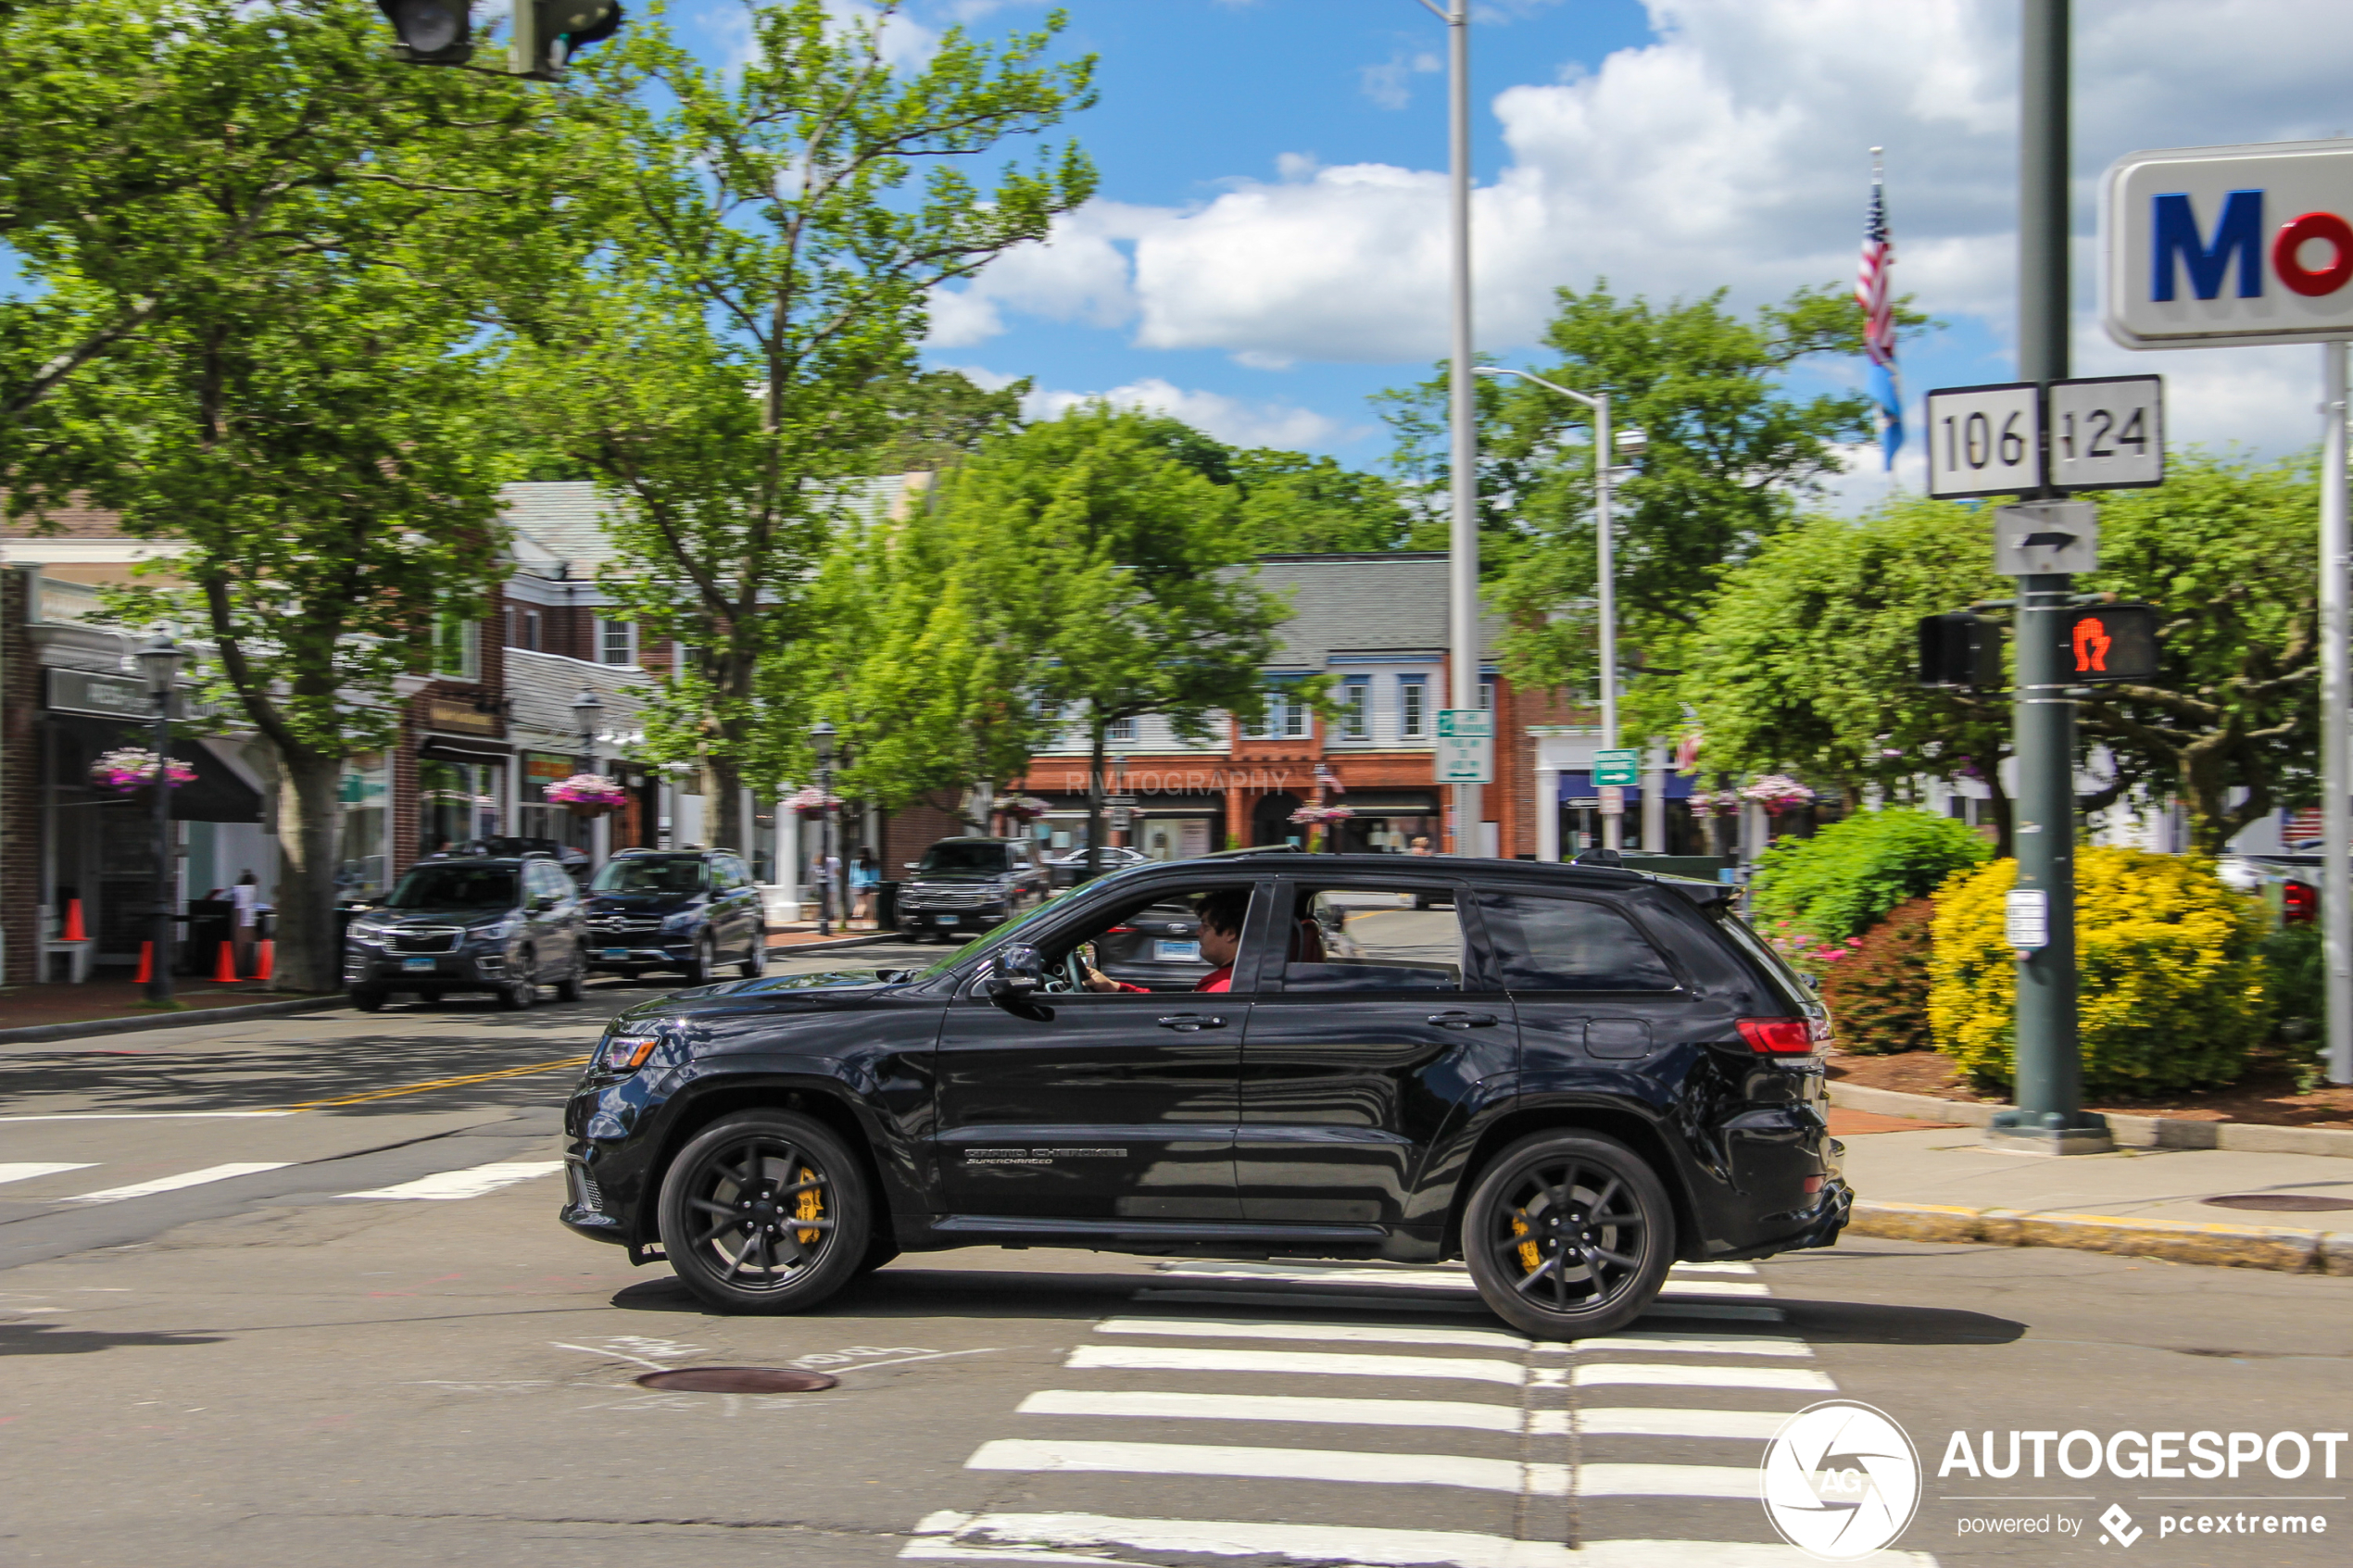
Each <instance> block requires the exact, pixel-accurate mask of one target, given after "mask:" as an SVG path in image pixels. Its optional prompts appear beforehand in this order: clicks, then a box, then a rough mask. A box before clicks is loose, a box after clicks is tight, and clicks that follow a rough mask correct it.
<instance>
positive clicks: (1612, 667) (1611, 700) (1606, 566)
mask: <svg viewBox="0 0 2353 1568" xmlns="http://www.w3.org/2000/svg"><path fill="white" fill-rule="evenodd" d="M1478 374H1480V375H1482V376H1517V377H1519V378H1520V379H1521V380H1522V381H1530V382H1534V383H1536V384H1537V385H1538V386H1541V387H1543V388H1545V389H1546V390H1548V391H1552V392H1557V393H1559V394H1560V395H1562V396H1563V397H1567V398H1572V399H1574V400H1576V401H1577V402H1579V403H1582V404H1583V405H1585V407H1587V408H1591V409H1592V410H1593V536H1594V544H1595V549H1594V554H1595V556H1596V558H1597V571H1596V575H1597V576H1598V577H1599V578H1600V590H1599V594H1598V597H1599V598H1600V600H1601V607H1600V618H1601V644H1602V646H1601V667H1602V668H1601V688H1602V747H1603V749H1604V750H1610V751H1614V750H1616V749H1617V530H1616V529H1615V528H1613V527H1612V526H1611V521H1610V501H1611V498H1612V493H1613V490H1614V488H1615V480H1616V475H1617V470H1616V469H1615V468H1613V467H1612V464H1613V462H1614V461H1615V457H1614V454H1615V453H1617V452H1619V451H1623V452H1625V453H1626V454H1627V455H1628V456H1629V457H1632V456H1635V455H1637V454H1639V453H1640V452H1641V451H1642V448H1643V446H1644V445H1646V443H1645V441H1644V438H1643V435H1642V432H1641V431H1639V430H1625V431H1619V432H1618V433H1617V434H1616V436H1615V437H1613V436H1612V435H1611V433H1610V427H1609V394H1608V393H1606V392H1592V393H1586V392H1578V391H1575V390H1573V389H1571V388H1569V387H1566V386H1563V385H1561V384H1560V383H1557V382H1549V381H1546V380H1545V379H1544V378H1543V377H1542V376H1540V375H1536V374H1534V373H1533V372H1531V371H1528V370H1504V369H1502V368H1500V367H1494V366H1488V365H1481V366H1480V367H1479V368H1478ZM1554 809H1555V810H1558V809H1559V806H1558V803H1557V802H1555V803H1554ZM1624 821H1625V818H1624V816H1623V814H1622V813H1621V812H1617V811H1606V810H1605V811H1604V812H1603V813H1602V847H1603V848H1604V849H1617V848H1620V847H1623V844H1624V829H1623V827H1622V826H1621V824H1622V823H1623V822H1624Z"/></svg>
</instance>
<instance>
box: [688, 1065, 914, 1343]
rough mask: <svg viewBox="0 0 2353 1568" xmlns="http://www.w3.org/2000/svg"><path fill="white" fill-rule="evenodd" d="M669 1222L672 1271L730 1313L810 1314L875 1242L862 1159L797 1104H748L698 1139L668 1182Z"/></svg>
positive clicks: (851, 1274)
mask: <svg viewBox="0 0 2353 1568" xmlns="http://www.w3.org/2000/svg"><path fill="white" fill-rule="evenodd" d="M872 1230H873V1211H872V1208H871V1205H870V1202H869V1199H868V1198H867V1194H866V1179H865V1173H864V1172H863V1171H862V1169H861V1168H860V1166H859V1163H858V1160H857V1159H856V1157H855V1156H853V1155H852V1154H851V1153H850V1152H849V1149H848V1148H845V1147H844V1146H843V1144H842V1142H841V1140H840V1139H839V1138H837V1137H836V1136H835V1135H834V1134H833V1133H832V1132H831V1131H829V1130H828V1129H827V1128H826V1127H825V1126H824V1124H823V1123H818V1122H814V1121H812V1120H811V1119H810V1118H808V1117H806V1116H801V1115H797V1114H795V1113H792V1112H789V1111H779V1110H741V1111H737V1112H736V1113H735V1114H734V1115H731V1116H726V1117H723V1118H722V1119H721V1120H719V1121H717V1122H715V1123H712V1124H711V1126H709V1127H707V1128H705V1129H704V1130H703V1131H702V1132H701V1133H700V1134H698V1135H697V1136H696V1137H695V1138H694V1140H693V1141H692V1142H690V1143H688V1144H687V1145H686V1148H683V1149H680V1150H679V1151H678V1157H677V1159H675V1160H673V1161H672V1162H671V1165H670V1170H669V1173H667V1174H666V1175H665V1176H664V1177H663V1178H662V1184H661V1248H662V1251H663V1252H664V1253H666V1254H668V1256H669V1259H670V1266H671V1268H672V1269H673V1270H675V1271H676V1273H677V1274H678V1277H679V1278H680V1279H681V1280H683V1281H684V1282H685V1283H686V1288H687V1289H689V1290H691V1291H693V1292H694V1293H695V1294H696V1295H697V1296H698V1297H700V1298H702V1299H703V1300H704V1301H706V1302H708V1303H710V1304H711V1306H713V1307H716V1308H718V1309H719V1310H720V1311H724V1312H799V1311H807V1310H809V1309H810V1308H812V1307H814V1306H816V1305H817V1304H818V1303H819V1302H821V1301H823V1300H824V1299H825V1298H827V1297H829V1296H831V1295H833V1293H834V1292H835V1291H837V1290H839V1289H840V1288H841V1287H842V1286H845V1285H847V1284H848V1283H849V1281H850V1280H851V1279H852V1278H853V1277H854V1276H855V1275H856V1274H857V1273H858V1272H859V1266H860V1264H861V1263H862V1261H864V1260H865V1259H866V1257H868V1256H869V1254H870V1252H871V1250H872V1248H873V1237H872V1234H871V1233H872Z"/></svg>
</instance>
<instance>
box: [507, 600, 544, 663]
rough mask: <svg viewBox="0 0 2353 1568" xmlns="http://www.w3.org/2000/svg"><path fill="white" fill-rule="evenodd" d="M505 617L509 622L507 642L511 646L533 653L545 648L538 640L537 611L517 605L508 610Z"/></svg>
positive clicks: (539, 635)
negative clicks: (526, 649)
mask: <svg viewBox="0 0 2353 1568" xmlns="http://www.w3.org/2000/svg"><path fill="white" fill-rule="evenodd" d="M507 615H508V619H509V621H510V622H511V625H510V630H509V631H508V633H507V641H508V643H509V644H510V646H514V647H519V648H528V649H530V650H531V651H532V652H533V653H537V652H538V651H539V650H540V649H542V648H544V647H546V646H547V644H546V643H544V642H542V641H541V640H540V638H541V633H540V630H539V612H538V611H537V610H535V609H531V608H527V607H524V606H521V605H518V606H516V607H514V608H511V609H510V610H508V612H507Z"/></svg>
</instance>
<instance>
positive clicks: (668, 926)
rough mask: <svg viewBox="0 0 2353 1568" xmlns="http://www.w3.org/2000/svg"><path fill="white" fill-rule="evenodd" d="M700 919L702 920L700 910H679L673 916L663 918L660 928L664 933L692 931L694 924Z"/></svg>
mask: <svg viewBox="0 0 2353 1568" xmlns="http://www.w3.org/2000/svg"><path fill="white" fill-rule="evenodd" d="M700 919H702V911H701V910H700V909H681V910H679V911H678V912H677V913H676V914H674V915H666V916H664V917H663V918H662V922H661V928H662V929H663V930H664V931H692V930H693V929H694V928H695V922H697V921H699V920H700Z"/></svg>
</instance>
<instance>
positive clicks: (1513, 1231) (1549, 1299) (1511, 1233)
mask: <svg viewBox="0 0 2353 1568" xmlns="http://www.w3.org/2000/svg"><path fill="white" fill-rule="evenodd" d="M1463 1255H1464V1261H1466V1263H1467V1264H1469V1266H1470V1274H1471V1279H1472V1281H1473V1282H1474V1283H1476V1284H1477V1285H1478V1294H1479V1296H1480V1298H1482V1299H1484V1300H1485V1301H1486V1303H1487V1305H1488V1306H1489V1307H1490V1308H1491V1309H1493V1311H1494V1312H1495V1315H1496V1316H1498V1317H1500V1318H1502V1319H1503V1320H1504V1322H1505V1323H1510V1324H1511V1325H1512V1326H1513V1327H1515V1328H1516V1329H1519V1330H1521V1331H1522V1332H1523V1333H1527V1334H1530V1335H1533V1336H1536V1337H1537V1338H1540V1339H1576V1338H1580V1337H1583V1336H1591V1335H1597V1334H1608V1333H1611V1332H1612V1331H1614V1330H1616V1329H1619V1328H1623V1327H1624V1326H1625V1325H1626V1324H1628V1323H1631V1322H1632V1321H1633V1320H1634V1319H1635V1318H1636V1317H1638V1316H1640V1315H1641V1313H1642V1309H1643V1308H1645V1307H1647V1306H1649V1305H1650V1304H1651V1302H1652V1300H1653V1299H1655V1298H1656V1297H1657V1295H1658V1292H1659V1287H1660V1286H1663V1285H1665V1284H1666V1283H1667V1265H1668V1264H1669V1263H1670V1262H1672V1261H1674V1257H1675V1211H1674V1208H1673V1206H1672V1205H1671V1204H1669V1203H1668V1201H1667V1188H1666V1186H1665V1185H1663V1184H1662V1183H1661V1182H1660V1181H1659V1179H1658V1176H1657V1173H1655V1172H1654V1171H1652V1169H1651V1168H1650V1165H1649V1164H1648V1162H1646V1161H1645V1160H1643V1159H1642V1156H1641V1155H1639V1154H1636V1153H1635V1152H1634V1151H1633V1150H1632V1149H1630V1148H1627V1147H1626V1146H1625V1145H1624V1144H1622V1143H1619V1142H1618V1141H1617V1139H1616V1138H1612V1137H1607V1136H1604V1135H1602V1134H1599V1133H1572V1132H1565V1131H1564V1132H1549V1133H1538V1134H1535V1135H1532V1136H1529V1137H1525V1138H1522V1139H1521V1140H1520V1141H1519V1142H1517V1143H1516V1144H1514V1145H1512V1146H1511V1147H1510V1148H1506V1149H1505V1150H1504V1152H1503V1153H1502V1154H1500V1155H1498V1156H1497V1157H1496V1159H1495V1160H1494V1162H1493V1163H1492V1164H1491V1165H1490V1166H1489V1167H1488V1168H1487V1173H1486V1174H1485V1175H1483V1176H1481V1177H1480V1178H1479V1181H1478V1186H1476V1187H1475V1188H1473V1189H1472V1191H1471V1196H1470V1202H1469V1204H1468V1205H1467V1206H1466V1208H1465V1209H1464V1210H1463Z"/></svg>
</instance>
